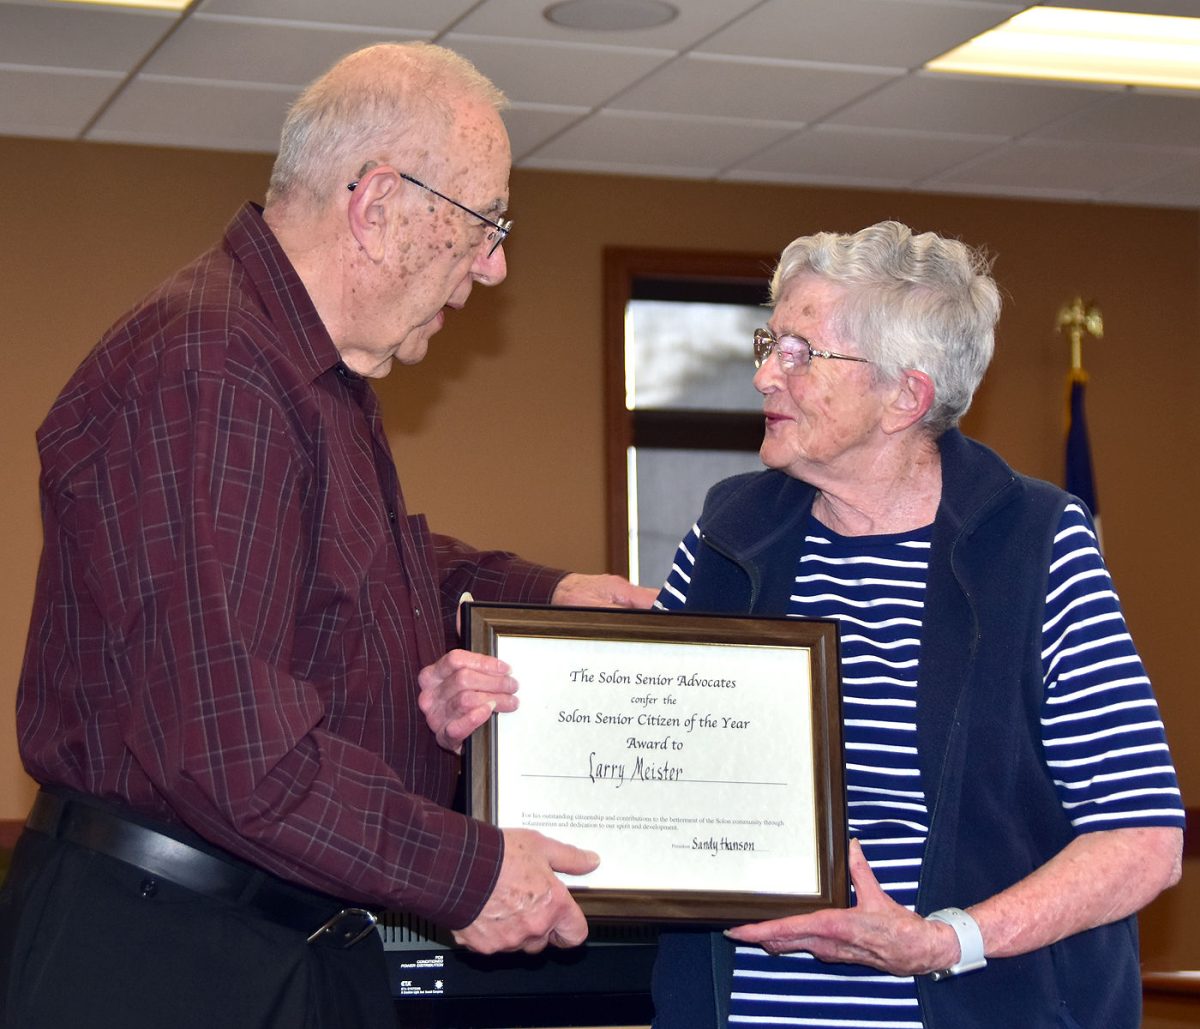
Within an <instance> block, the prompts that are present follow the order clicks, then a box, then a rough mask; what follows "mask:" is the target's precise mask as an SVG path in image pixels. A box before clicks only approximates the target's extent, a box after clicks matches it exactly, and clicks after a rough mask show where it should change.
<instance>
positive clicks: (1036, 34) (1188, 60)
mask: <svg viewBox="0 0 1200 1029" xmlns="http://www.w3.org/2000/svg"><path fill="white" fill-rule="evenodd" d="M925 67H926V69H927V70H929V71H938V72H958V73H961V74H968V75H1007V76H1016V77H1018V78H1033V79H1066V80H1068V81H1072V82H1109V83H1118V84H1120V85H1127V86H1159V87H1163V88H1168V89H1200V18H1176V17H1168V16H1165V15H1157V14H1123V13H1119V12H1113V11H1083V10H1076V9H1073V8H1065V7H1030V8H1029V9H1028V10H1025V11H1022V12H1021V13H1020V14H1018V15H1016V16H1014V17H1012V18H1010V19H1009V20H1008V21H1006V22H1005V23H1004V24H1003V25H998V26H997V27H996V28H994V29H990V30H989V31H987V32H984V33H983V34H982V35H979V36H976V37H975V38H974V39H972V40H968V41H967V42H966V43H964V44H963V45H962V46H960V47H956V48H955V49H953V50H951V51H949V52H948V53H945V54H943V55H942V56H941V57H938V58H936V59H934V60H932V61H930V62H929V63H928V64H927V65H926V66H925Z"/></svg>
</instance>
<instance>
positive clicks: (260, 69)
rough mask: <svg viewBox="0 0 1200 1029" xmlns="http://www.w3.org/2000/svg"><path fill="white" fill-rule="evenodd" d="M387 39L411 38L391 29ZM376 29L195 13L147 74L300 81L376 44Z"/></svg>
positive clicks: (293, 83)
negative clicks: (207, 15) (251, 19)
mask: <svg viewBox="0 0 1200 1029" xmlns="http://www.w3.org/2000/svg"><path fill="white" fill-rule="evenodd" d="M391 38H393V39H396V40H399V39H412V38H415V37H414V34H413V33H407V34H400V33H397V34H396V35H395V36H393V37H391ZM381 41H382V37H381V36H380V34H379V33H377V32H365V31H363V30H361V29H337V28H334V27H330V28H328V29H326V28H318V27H314V26H296V25H287V24H280V23H278V22H257V21H242V20H240V19H228V18H222V17H206V16H203V15H196V16H195V17H192V18H189V19H188V20H187V21H186V22H185V23H184V24H183V25H182V26H180V28H179V31H177V32H176V33H175V34H174V35H172V36H171V38H170V39H168V40H167V41H166V43H164V44H163V46H162V48H161V49H160V50H159V51H158V52H157V53H156V54H155V55H154V57H153V58H151V60H150V61H149V62H147V64H146V68H145V70H146V71H147V72H149V73H151V74H153V75H170V76H174V77H177V78H187V79H202V80H210V81H216V80H222V79H223V80H227V81H230V82H262V83H270V84H272V85H283V86H303V85H305V84H306V83H308V82H309V81H311V80H312V79H314V78H316V77H317V76H318V75H320V74H321V73H322V72H324V71H325V70H326V69H327V68H329V66H330V65H332V64H333V63H334V62H335V61H337V60H338V58H340V57H342V56H343V55H345V54H348V53H349V52H350V51H351V50H357V49H358V48H359V47H362V46H367V45H368V44H370V43H378V42H381Z"/></svg>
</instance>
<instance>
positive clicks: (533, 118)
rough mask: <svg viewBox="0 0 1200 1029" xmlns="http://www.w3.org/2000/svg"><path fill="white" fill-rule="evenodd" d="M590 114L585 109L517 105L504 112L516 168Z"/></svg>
mask: <svg viewBox="0 0 1200 1029" xmlns="http://www.w3.org/2000/svg"><path fill="white" fill-rule="evenodd" d="M587 114H588V109H587V108H586V107H550V106H545V105H543V106H535V105H530V104H514V105H513V106H512V107H510V108H508V110H506V111H505V112H504V125H505V127H506V128H507V129H508V139H509V142H510V143H511V144H512V154H513V164H514V165H515V164H519V163H520V161H521V159H522V158H523V157H525V155H526V154H528V153H529V152H530V151H532V150H536V149H537V148H538V147H539V146H541V145H542V144H543V143H545V142H546V140H548V139H549V138H550V137H551V136H556V135H558V133H560V132H562V131H563V130H564V129H565V128H566V127H567V126H568V125H570V124H571V123H572V122H576V121H578V120H579V119H580V118H583V117H585V116H586V115H587Z"/></svg>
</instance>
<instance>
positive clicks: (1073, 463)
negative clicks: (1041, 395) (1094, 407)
mask: <svg viewBox="0 0 1200 1029" xmlns="http://www.w3.org/2000/svg"><path fill="white" fill-rule="evenodd" d="M1086 385H1087V373H1086V372H1084V371H1082V370H1076V371H1073V372H1072V373H1071V378H1070V386H1069V388H1070V395H1069V398H1068V401H1067V454H1066V481H1065V485H1066V489H1067V492H1068V493H1073V494H1075V496H1077V497H1078V498H1079V499H1080V500H1082V501H1083V502H1084V504H1086V505H1087V509H1088V510H1089V511H1090V512H1091V513H1092V518H1093V519H1094V520H1095V522H1096V537H1097V542H1099V536H1100V501H1099V498H1098V497H1097V496H1096V480H1095V477H1094V476H1093V474H1092V448H1091V445H1090V444H1089V443H1088V430H1087V415H1086V414H1085V412H1084V403H1083V402H1084V388H1085V387H1086Z"/></svg>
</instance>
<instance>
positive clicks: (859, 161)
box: [730, 125, 996, 187]
mask: <svg viewBox="0 0 1200 1029" xmlns="http://www.w3.org/2000/svg"><path fill="white" fill-rule="evenodd" d="M995 145H996V142H995V141H994V140H989V139H984V138H975V139H972V138H968V137H954V136H936V135H932V134H922V133H901V132H879V131H873V130H870V129H846V128H839V127H836V126H825V125H818V126H814V127H813V128H812V129H808V130H806V131H804V132H802V133H800V134H799V135H797V136H794V137H792V138H791V139H788V140H785V141H784V142H783V143H780V144H779V145H778V146H775V147H772V148H771V149H770V150H766V151H764V152H763V153H760V154H755V155H754V156H753V157H751V158H750V159H748V160H746V161H743V162H742V163H741V164H739V165H738V167H737V171H736V176H733V175H731V176H730V177H738V178H740V177H743V176H744V175H745V174H746V173H748V172H765V173H769V174H770V175H771V176H772V178H774V179H776V180H779V179H784V180H786V179H787V178H789V177H794V178H795V179H796V180H797V181H810V182H811V181H813V180H814V179H817V178H819V179H821V180H823V181H832V182H838V183H844V184H847V185H849V184H856V185H867V184H869V185H885V184H887V185H892V186H896V187H899V186H907V185H909V184H911V183H914V182H919V181H920V180H922V179H925V178H927V177H928V176H930V175H933V174H935V173H936V172H940V171H942V170H943V169H945V168H948V167H951V166H953V165H956V164H960V163H961V162H963V161H965V160H968V159H970V158H972V157H975V156H977V155H978V154H981V153H984V152H986V151H988V150H990V149H992V148H993V147H994V146H995Z"/></svg>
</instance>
